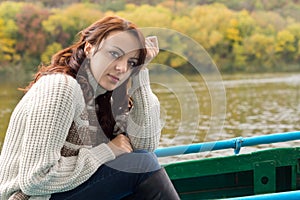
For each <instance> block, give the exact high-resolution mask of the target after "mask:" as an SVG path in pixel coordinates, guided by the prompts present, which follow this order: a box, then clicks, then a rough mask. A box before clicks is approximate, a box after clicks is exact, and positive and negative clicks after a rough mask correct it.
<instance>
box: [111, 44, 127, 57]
mask: <svg viewBox="0 0 300 200" xmlns="http://www.w3.org/2000/svg"><path fill="white" fill-rule="evenodd" d="M113 47H115V48H117V49H119V51H121V52H122V54H124V55H125V51H124V50H123V49H121V48H120V47H117V46H113Z"/></svg>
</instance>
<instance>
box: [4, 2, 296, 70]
mask: <svg viewBox="0 0 300 200" xmlns="http://www.w3.org/2000/svg"><path fill="white" fill-rule="evenodd" d="M16 1H17V0H16ZM16 1H4V2H1V3H0V68H1V66H2V67H3V66H7V64H8V63H10V64H11V65H19V66H22V65H24V66H30V65H37V64H39V63H40V62H43V63H45V64H47V63H49V62H50V59H51V56H52V55H53V54H54V53H56V52H57V51H59V50H60V49H62V48H65V47H66V46H68V45H70V44H72V43H73V41H74V39H76V35H77V33H78V32H79V31H80V30H82V29H83V28H85V27H87V26H89V25H90V24H91V23H93V22H94V21H96V20H98V19H99V18H102V17H103V16H106V15H119V16H121V17H124V18H126V19H128V20H130V21H133V22H134V23H135V24H137V25H138V26H139V27H140V28H143V27H161V28H169V29H172V30H176V31H178V32H180V33H182V34H184V35H187V36H189V37H191V38H192V39H193V40H195V41H196V42H197V43H198V44H199V45H201V46H203V47H204V49H205V50H206V51H207V52H208V53H209V55H210V56H211V57H212V59H213V61H214V62H215V63H216V64H217V66H218V67H219V69H220V70H221V71H222V72H229V73H232V72H267V71H285V70H289V66H294V67H293V69H300V67H299V66H300V64H299V63H300V15H299V12H300V2H299V1H285V0H274V1H264V0H244V1H240V0H230V1H227V0H195V1H193V2H189V1H183V0H175V1H174V0H164V1H163V0H154V1H149V0H143V1H137V0H125V1H121V0H114V1H108V0H78V1H76V2H78V3H76V4H71V3H72V2H74V1H72V0H64V1H63V4H61V2H57V1H51V0H41V1H40V3H39V4H32V3H28V2H34V1H33V0H32V1H31V0H27V1H26V2H27V3H19V2H16ZM45 6H47V7H45ZM160 42H161V44H162V45H163V46H164V47H166V48H169V49H173V50H174V49H180V51H181V52H180V53H182V54H183V55H188V56H190V57H191V58H192V59H201V58H199V56H198V57H197V55H198V54H197V52H195V51H194V50H193V49H192V48H190V47H188V46H187V45H186V44H185V43H184V41H181V39H180V38H178V37H177V36H170V37H169V38H164V39H163V40H161V41H160ZM155 62H157V63H160V64H162V65H166V66H171V67H174V68H178V69H180V70H182V71H187V72H191V71H190V70H191V67H189V68H188V67H186V66H189V63H188V61H187V60H186V59H185V58H182V57H179V56H178V55H176V54H175V53H174V52H168V51H164V50H161V53H160V54H159V56H158V57H157V58H156V59H155ZM282 66H283V67H282ZM26 69H27V68H26Z"/></svg>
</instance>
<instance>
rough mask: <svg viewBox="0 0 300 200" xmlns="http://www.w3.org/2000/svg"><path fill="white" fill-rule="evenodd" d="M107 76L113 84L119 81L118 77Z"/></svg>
mask: <svg viewBox="0 0 300 200" xmlns="http://www.w3.org/2000/svg"><path fill="white" fill-rule="evenodd" d="M108 76H109V77H110V79H111V80H112V81H113V82H115V83H117V82H119V80H120V79H119V78H118V77H116V76H114V75H111V74H108Z"/></svg>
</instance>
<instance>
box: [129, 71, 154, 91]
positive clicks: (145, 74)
mask: <svg viewBox="0 0 300 200" xmlns="http://www.w3.org/2000/svg"><path fill="white" fill-rule="evenodd" d="M139 87H146V88H149V89H150V78H149V70H148V69H147V68H145V69H142V70H140V71H139V73H138V74H137V75H135V76H132V86H131V88H130V89H129V91H128V92H129V95H130V96H131V95H132V94H133V93H134V91H136V90H137V89H138V88H139Z"/></svg>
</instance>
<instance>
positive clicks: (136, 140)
mask: <svg viewBox="0 0 300 200" xmlns="http://www.w3.org/2000/svg"><path fill="white" fill-rule="evenodd" d="M129 94H131V96H132V98H133V101H134V106H133V108H132V109H131V110H130V113H129V116H128V117H127V118H126V125H127V126H126V132H127V133H128V137H129V138H130V141H131V144H132V146H133V148H134V149H145V150H149V151H153V150H154V149H155V148H156V147H157V146H158V142H159V137H160V130H161V127H160V122H159V112H160V111H159V102H158V99H157V97H156V96H155V95H154V94H153V93H152V91H151V88H150V82H149V74H148V70H147V69H146V70H141V71H140V72H139V73H138V75H136V76H134V77H132V86H131V89H130V91H129ZM85 110H86V104H85V100H84V97H83V92H82V89H81V88H80V85H79V84H78V82H77V81H76V80H75V79H74V78H72V77H71V76H68V75H63V74H52V75H45V76H43V77H41V78H40V79H39V80H38V81H37V82H36V83H35V84H34V85H33V86H32V88H31V89H30V90H29V91H28V92H27V93H26V94H25V95H24V97H23V98H22V99H21V101H20V102H19V103H18V105H17V106H16V108H15V110H14V111H13V113H12V115H11V119H10V123H9V126H8V129H7V133H6V137H5V141H4V144H3V148H2V152H1V155H0V199H1V200H7V199H9V198H10V196H11V195H12V194H14V193H16V192H19V191H22V192H23V193H24V194H26V195H28V196H30V199H49V198H50V197H51V194H52V193H57V192H63V191H67V190H71V189H74V188H75V187H77V186H79V185H80V184H82V183H83V182H85V181H86V180H88V179H89V178H90V177H91V176H92V174H93V173H94V172H95V171H96V170H97V169H98V168H99V166H101V165H102V164H103V163H105V162H107V161H110V160H113V159H115V155H114V154H113V152H112V150H111V149H110V148H109V147H108V145H107V144H106V143H101V144H99V145H97V146H95V147H91V146H86V145H85V146H83V145H82V146H74V147H72V144H68V145H69V146H70V147H71V148H74V149H78V153H77V154H76V155H75V156H63V155H62V154H61V150H62V149H63V147H65V146H67V145H66V143H67V137H68V135H69V132H70V129H71V128H72V125H74V123H75V124H76V125H77V126H79V128H80V126H81V125H82V124H83V123H84V122H83V121H82V115H83V113H84V111H85Z"/></svg>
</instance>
